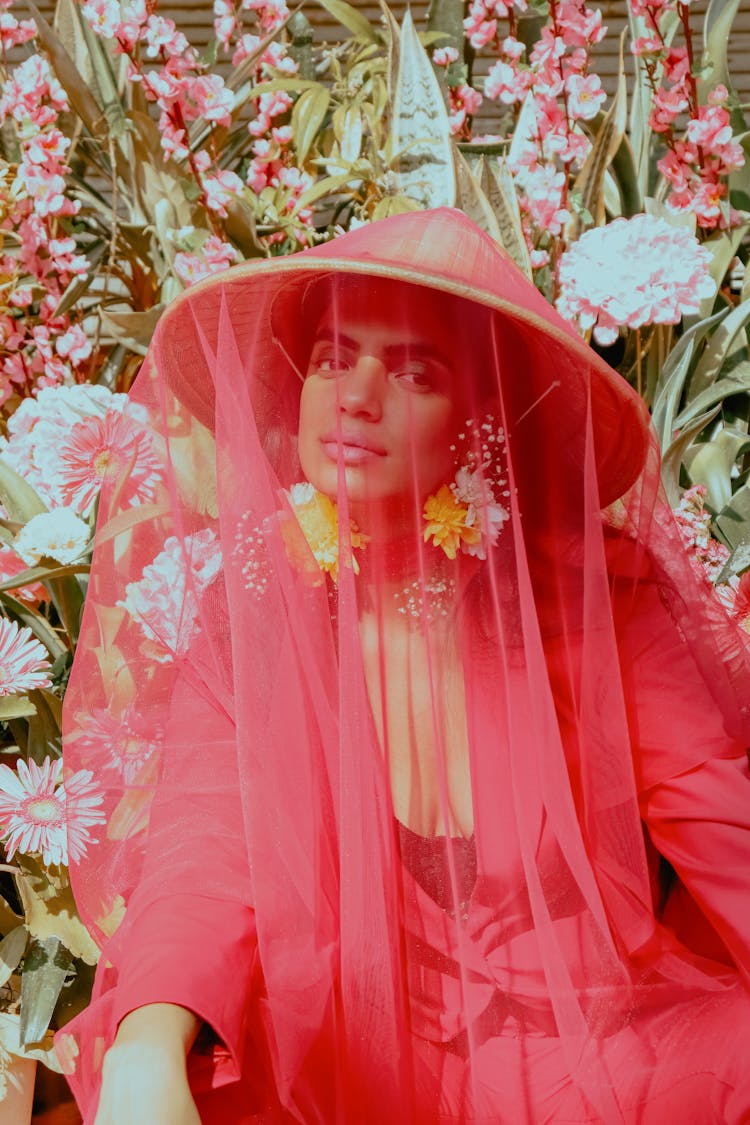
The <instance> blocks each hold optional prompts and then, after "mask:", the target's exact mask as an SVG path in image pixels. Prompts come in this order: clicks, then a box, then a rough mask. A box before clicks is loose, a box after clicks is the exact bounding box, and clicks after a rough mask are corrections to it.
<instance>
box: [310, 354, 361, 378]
mask: <svg viewBox="0 0 750 1125" xmlns="http://www.w3.org/2000/svg"><path fill="white" fill-rule="evenodd" d="M350 366H351V364H350V361H349V359H348V357H347V356H345V355H342V354H341V353H340V352H337V351H334V350H333V349H330V350H329V349H326V350H325V351H321V352H319V353H315V352H313V355H312V359H311V360H310V367H309V371H310V372H313V371H314V372H315V373H316V374H318V375H338V374H341V372H343V371H348V370H349V367H350Z"/></svg>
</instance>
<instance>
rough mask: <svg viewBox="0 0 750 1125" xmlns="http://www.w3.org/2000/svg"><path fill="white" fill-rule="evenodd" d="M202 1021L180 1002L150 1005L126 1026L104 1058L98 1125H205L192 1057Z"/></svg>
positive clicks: (135, 1013) (127, 1019) (128, 1019)
mask: <svg viewBox="0 0 750 1125" xmlns="http://www.w3.org/2000/svg"><path fill="white" fill-rule="evenodd" d="M199 1027H200V1020H199V1019H198V1017H197V1016H196V1015H194V1013H193V1012H191V1011H188V1010H187V1009H186V1008H181V1007H179V1006H178V1005H176V1004H148V1005H146V1006H145V1007H143V1008H137V1009H136V1010H135V1011H133V1012H130V1014H129V1015H127V1016H126V1017H125V1018H124V1020H123V1021H122V1022H121V1024H120V1026H119V1029H118V1032H117V1036H116V1038H115V1041H114V1044H113V1045H112V1047H111V1048H110V1050H109V1051H108V1052H107V1055H106V1058H105V1060H104V1068H103V1075H102V1078H103V1081H102V1090H101V1096H100V1099H99V1109H98V1111H97V1115H96V1119H95V1123H94V1125H142V1123H143V1122H146V1121H158V1122H159V1123H160V1125H200V1117H199V1116H198V1111H197V1109H196V1107H195V1102H194V1101H193V1099H192V1096H191V1094H190V1088H189V1086H188V1079H187V1068H186V1058H187V1054H188V1052H189V1050H190V1048H191V1047H192V1045H193V1042H194V1041H195V1037H196V1035H197V1034H198V1029H199Z"/></svg>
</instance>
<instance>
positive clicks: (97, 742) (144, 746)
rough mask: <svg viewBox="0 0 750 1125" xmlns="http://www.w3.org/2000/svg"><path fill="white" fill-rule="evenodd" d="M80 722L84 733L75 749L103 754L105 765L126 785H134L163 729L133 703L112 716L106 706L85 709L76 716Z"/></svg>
mask: <svg viewBox="0 0 750 1125" xmlns="http://www.w3.org/2000/svg"><path fill="white" fill-rule="evenodd" d="M76 721H77V722H79V723H80V724H81V731H82V733H81V735H80V738H79V739H78V741H77V743H76V751H77V753H78V754H79V755H80V754H82V753H83V754H85V753H86V751H92V752H95V753H100V754H101V753H103V754H104V755H105V762H104V768H105V769H113V770H116V771H117V773H119V774H120V775H121V777H122V779H123V781H124V782H125V784H126V785H133V784H134V783H135V781H136V780H137V778H138V775H139V774H140V773H141V771H142V769H143V767H144V766H145V765H146V763H147V762H149V761H150V760H151V759H152V758H153V756H154V754H155V753H156V752H157V750H158V748H159V745H160V742H161V739H162V731H161V727H159V725H158V724H155V723H154V721H153V719H152V718H151V717H150V716H143V715H141V714H139V712H138V711H137V710H136V708H135V707H134V706H132V705H130V706H128V707H125V708H124V710H123V712H122V714H121V715H113V714H112V712H111V711H108V710H106V709H105V708H103V707H94V708H93V709H92V710H91V711H85V712H84V711H82V712H79V713H78V714H77V715H76Z"/></svg>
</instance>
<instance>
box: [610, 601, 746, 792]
mask: <svg viewBox="0 0 750 1125" xmlns="http://www.w3.org/2000/svg"><path fill="white" fill-rule="evenodd" d="M618 650H619V656H620V671H621V675H622V682H623V685H624V689H625V704H626V708H627V715H628V725H629V728H630V734H631V742H632V746H633V748H634V749H633V761H634V767H635V775H636V784H637V786H638V790H639V792H643V791H644V790H646V789H650V788H651V787H652V786H654V785H656V784H658V783H659V782H661V781H664V780H665V779H668V778H672V777H675V776H677V775H678V774H683V773H685V772H686V771H687V770H689V769H692V768H694V767H696V766H699V765H700V764H701V763H702V762H705V761H707V760H708V759H711V758H726V757H734V756H736V755H737V754H738V753H741V752H742V751H743V750H744V749H745V746H744V745H740V744H739V743H738V742H737V740H736V739H734V738H732V737H731V736H730V735H729V734H728V733H727V731H726V729H725V727H724V724H723V722H722V719H721V715H720V714H719V710H718V707H717V703H716V700H715V698H714V696H713V695H712V693H711V690H710V688H709V685H708V684H707V683H706V680H705V678H704V676H703V674H702V673H701V671H700V670H699V668H698V666H697V664H696V661H695V659H694V656H693V654H692V652H691V649H690V645H689V643H688V642H687V641H686V640H685V639H684V638H683V637H682V635H681V634H680V632H679V630H678V629H677V627H676V625H675V623H674V621H673V619H672V617H671V615H670V614H669V613H668V611H667V609H666V608H665V607H664V605H663V604H662V602H661V599H660V597H659V593H658V589H657V587H656V584H655V583H654V584H651V585H646V586H644V588H643V589H642V590H641V592H640V594H639V598H638V604H637V607H635V609H634V612H632V613H631V614H629V615H628V620H627V623H626V624H625V626H624V627H622V628H621V630H620V631H619V633H618Z"/></svg>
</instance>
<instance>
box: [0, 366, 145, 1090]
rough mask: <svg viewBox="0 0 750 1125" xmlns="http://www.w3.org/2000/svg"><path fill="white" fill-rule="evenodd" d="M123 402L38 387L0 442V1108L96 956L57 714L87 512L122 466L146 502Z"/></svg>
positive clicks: (141, 438) (72, 1004)
mask: <svg viewBox="0 0 750 1125" xmlns="http://www.w3.org/2000/svg"><path fill="white" fill-rule="evenodd" d="M125 402H126V396H125V395H122V394H114V393H112V392H111V391H109V390H108V389H107V388H105V387H102V386H93V385H81V386H66V385H58V386H50V387H46V388H40V389H39V391H38V393H37V395H36V396H35V397H29V398H26V399H25V400H24V401H23V402H22V403H21V404H20V405H19V407H18V409H17V410H16V411H15V412H14V414H13V415H12V417H11V418H10V419H9V421H8V424H7V431H6V436H5V437H3V438H2V439H0V499H1V501H2V508H1V509H0V538H1V539H2V545H0V568H1V573H2V581H0V601H1V602H2V610H3V615H2V616H0V720H1V721H2V737H1V740H0V745H1V747H2V753H3V757H4V761H3V762H2V764H0V844H1V845H2V849H3V852H4V860H5V862H4V863H3V864H2V868H1V869H0V880H1V887H0V890H1V892H2V893H1V895H0V931H1V932H2V940H1V941H0V984H1V985H2V987H3V993H2V1000H0V1010H2V1011H4V1012H6V1013H13V1012H16V1013H18V1015H19V1022H18V1024H17V1025H8V1024H6V1023H3V1024H2V1026H1V1027H0V1097H2V1095H3V1081H4V1079H3V1077H2V1076H3V1075H4V1073H5V1070H6V1069H7V1066H8V1064H9V1061H10V1056H11V1055H12V1054H16V1055H22V1056H26V1057H29V1058H36V1059H40V1060H41V1061H43V1062H44V1063H46V1065H48V1066H50V1067H51V1068H53V1069H59V1064H58V1062H57V1059H56V1057H55V1054H54V1051H53V1049H52V1045H51V1033H50V1032H49V1030H48V1029H49V1027H50V1024H53V1025H57V1026H59V1025H61V1024H62V1023H64V1022H65V1020H66V1019H67V1018H69V1017H70V1016H72V1015H74V1014H75V1013H76V1011H78V1010H79V1009H80V1008H81V1007H82V1006H84V1005H85V1003H86V1002H87V1000H88V995H89V992H90V986H91V980H92V976H93V968H94V966H95V964H96V961H97V958H98V950H97V947H96V945H95V944H94V942H93V941H92V940H91V938H90V937H89V935H88V933H87V932H86V930H85V929H84V927H83V925H82V924H81V922H80V921H79V919H78V916H77V914H76V909H75V904H74V901H73V897H72V893H71V888H70V883H69V879H68V871H67V865H68V861H69V859H71V858H72V859H76V860H78V859H80V858H81V857H82V856H85V854H86V849H87V846H88V844H89V843H90V842H91V841H92V840H95V839H96V838H97V835H96V834H97V832H98V831H99V830H100V828H101V825H102V823H103V821H104V816H103V813H102V812H101V809H100V805H101V803H102V795H101V793H100V792H99V791H98V788H97V786H96V785H95V783H94V782H93V780H92V775H91V773H90V772H89V771H87V770H79V771H78V772H77V773H75V774H73V775H71V776H69V777H67V778H65V780H63V774H62V758H61V731H60V724H61V705H62V696H63V693H64V688H65V683H66V679H67V675H68V672H69V669H70V665H71V663H72V659H73V654H74V652H75V645H76V640H77V635H78V627H79V624H80V616H81V610H82V608H83V602H84V596H85V589H86V587H85V582H86V574H87V571H88V564H89V559H90V549H91V538H92V532H93V522H94V518H95V511H96V500H97V496H98V493H99V489H100V487H101V484H102V482H103V480H104V479H105V477H106V476H107V475H108V474H109V473H111V472H113V471H116V470H117V466H118V464H119V463H121V460H122V459H123V458H126V459H127V463H128V464H133V465H134V466H135V474H134V477H133V478H132V480H133V483H132V488H131V492H132V494H131V495H130V496H129V501H130V503H132V504H134V505H135V504H140V503H143V502H146V501H147V500H149V499H150V498H151V497H152V496H153V491H154V487H155V484H156V482H157V474H156V471H155V469H156V461H155V458H154V455H153V452H152V448H151V444H150V442H151V438H150V435H149V434H147V433H146V432H145V431H142V432H136V430H135V429H134V428H133V426H132V424H131V423H129V422H126V421H125V419H124V418H123V417H122V408H123V406H124V404H125Z"/></svg>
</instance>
